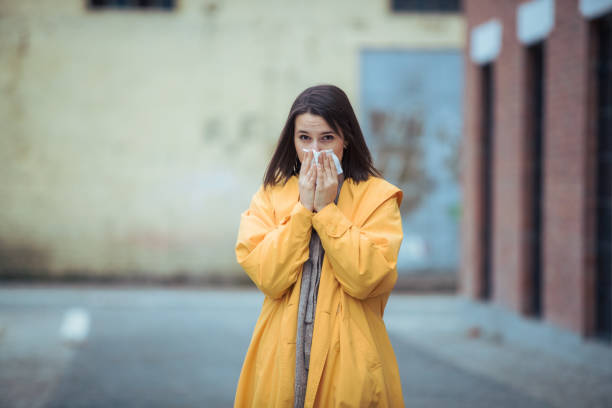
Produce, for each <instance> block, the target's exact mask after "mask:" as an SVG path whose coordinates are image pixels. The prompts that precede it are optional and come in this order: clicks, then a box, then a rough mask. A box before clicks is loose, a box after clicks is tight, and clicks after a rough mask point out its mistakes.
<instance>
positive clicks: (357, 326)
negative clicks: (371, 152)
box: [235, 176, 404, 408]
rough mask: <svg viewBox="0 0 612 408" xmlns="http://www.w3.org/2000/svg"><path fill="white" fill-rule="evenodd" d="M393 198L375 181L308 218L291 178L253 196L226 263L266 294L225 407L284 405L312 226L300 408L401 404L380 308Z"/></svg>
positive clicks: (391, 261)
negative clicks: (312, 273)
mask: <svg viewBox="0 0 612 408" xmlns="http://www.w3.org/2000/svg"><path fill="white" fill-rule="evenodd" d="M401 200H402V192H401V190H399V189H398V188H397V187H395V186H393V185H392V184H390V183H388V182H386V181H385V180H383V179H381V178H377V177H370V178H369V179H368V180H367V181H363V182H361V183H358V184H357V183H355V182H353V180H352V179H347V180H345V181H344V184H343V185H342V188H341V191H340V196H339V198H338V205H337V206H336V204H334V203H331V204H329V205H327V206H326V207H325V208H323V209H322V210H321V211H320V212H318V213H312V212H310V211H308V210H307V209H306V208H305V207H304V206H303V205H302V204H301V203H300V202H299V187H298V178H297V176H293V177H291V178H290V179H289V180H288V181H287V183H285V185H282V186H281V185H278V186H275V187H269V188H267V189H264V188H263V187H262V188H260V190H259V191H258V192H257V193H256V194H255V195H254V197H253V199H252V201H251V205H250V207H249V209H248V210H247V211H245V212H244V213H243V214H242V217H241V222H240V230H239V232H238V241H237V243H236V257H237V259H238V262H239V263H240V265H242V267H243V268H244V270H245V271H246V273H247V274H248V275H249V277H250V278H251V279H252V280H253V282H255V284H256V285H257V287H258V288H259V289H260V290H261V291H262V292H263V293H264V294H265V295H266V297H265V300H264V302H263V306H262V310H261V314H260V316H259V319H258V321H257V324H256V326H255V330H254V332H253V337H252V339H251V344H250V345H249V349H248V351H247V354H246V357H245V360H244V364H243V366H242V372H241V374H240V379H239V381H238V387H237V390H236V398H235V407H257V408H259V407H261V408H269V407H293V399H294V381H295V347H296V346H295V343H296V331H297V312H298V301H299V298H300V287H301V277H302V274H301V271H302V265H303V264H304V262H306V261H307V260H308V256H309V242H310V233H311V231H312V228H314V229H315V230H316V231H317V232H318V234H319V236H320V237H321V243H322V245H323V248H324V249H325V256H324V259H323V266H322V269H321V279H320V283H319V292H318V299H317V307H316V312H315V322H314V332H313V337H312V348H311V357H310V368H309V374H308V382H307V386H306V399H305V404H304V406H305V407H324V408H327V407H403V406H404V403H403V397H402V388H401V383H400V376H399V370H398V367H397V361H396V359H395V354H394V352H393V348H392V347H391V343H390V342H389V338H388V336H387V331H386V329H385V324H384V322H383V319H382V317H383V312H384V309H385V305H386V303H387V299H388V298H389V292H390V291H391V289H392V288H393V286H394V285H395V282H396V280H397V269H396V262H397V254H398V251H399V247H400V243H401V241H402V223H401V218H400V212H399V205H400V203H401Z"/></svg>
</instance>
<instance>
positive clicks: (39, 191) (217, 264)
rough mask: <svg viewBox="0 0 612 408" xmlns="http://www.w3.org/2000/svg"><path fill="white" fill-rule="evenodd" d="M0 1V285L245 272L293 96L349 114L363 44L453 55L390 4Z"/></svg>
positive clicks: (451, 29) (449, 33)
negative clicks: (247, 245) (116, 5)
mask: <svg viewBox="0 0 612 408" xmlns="http://www.w3.org/2000/svg"><path fill="white" fill-rule="evenodd" d="M84 4H85V2H84V1H78V0H65V1H62V0H47V1H44V2H40V1H36V0H14V1H9V0H0V89H1V92H2V97H1V98H0V123H2V127H1V130H0V268H1V269H2V273H3V274H5V275H6V274H9V273H10V274H14V273H17V274H28V273H33V272H38V273H40V272H42V273H49V274H53V275H62V274H67V273H79V274H80V273H85V274H92V275H101V274H106V275H109V274H110V275H125V276H128V275H142V274H152V275H155V276H169V275H172V274H177V273H178V274H185V275H190V276H203V275H206V274H240V273H241V272H240V269H239V266H238V265H237V264H236V263H235V258H234V252H233V246H234V242H235V237H236V231H237V228H238V222H239V216H240V213H241V212H242V211H243V210H244V209H246V207H247V206H248V203H249V200H250V197H251V196H252V194H253V193H254V192H255V191H256V189H257V188H258V186H259V184H260V181H261V178H262V175H263V172H264V169H265V166H266V164H267V160H268V159H269V157H270V154H271V152H272V150H273V148H274V145H275V143H276V139H277V137H278V134H279V132H280V130H281V128H282V125H283V123H284V119H285V117H286V115H287V113H288V109H289V106H290V104H291V103H292V101H293V99H294V98H295V96H297V94H298V93H299V92H300V91H301V90H303V89H304V88H306V87H308V86H310V85H314V84H318V83H334V84H336V85H338V86H340V87H342V88H343V89H345V90H346V92H347V93H348V95H349V97H350V98H351V100H352V102H353V103H354V107H355V108H356V110H357V111H358V110H359V100H358V95H359V53H360V50H362V49H364V48H401V49H407V48H427V49H436V48H445V49H448V48H455V49H456V48H461V47H463V41H464V38H463V30H464V23H463V19H462V17H459V16H457V15H446V16H445V15H428V16H423V15H414V14H392V13H391V12H390V10H389V6H388V3H387V1H385V0H380V1H372V0H360V1H355V0H350V1H349V0H344V1H333V2H328V1H309V2H304V1H280V0H279V1H271V0H269V1H248V0H234V1H229V0H226V1H222V0H219V1H204V0H182V1H180V2H179V5H178V7H177V8H176V10H174V11H172V12H141V11H104V12H92V11H88V10H87V9H86V8H85V7H84Z"/></svg>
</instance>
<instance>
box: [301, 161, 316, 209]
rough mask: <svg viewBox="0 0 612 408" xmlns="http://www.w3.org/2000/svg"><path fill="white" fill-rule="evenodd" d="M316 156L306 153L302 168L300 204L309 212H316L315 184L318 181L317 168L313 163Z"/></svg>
mask: <svg viewBox="0 0 612 408" xmlns="http://www.w3.org/2000/svg"><path fill="white" fill-rule="evenodd" d="M313 157H314V154H313V153H312V151H308V152H306V154H305V155H304V157H303V158H302V167H301V168H300V177H299V185H300V202H301V203H302V205H303V206H304V207H306V208H307V209H308V210H309V211H312V210H314V197H315V184H316V181H317V166H316V164H314V163H313Z"/></svg>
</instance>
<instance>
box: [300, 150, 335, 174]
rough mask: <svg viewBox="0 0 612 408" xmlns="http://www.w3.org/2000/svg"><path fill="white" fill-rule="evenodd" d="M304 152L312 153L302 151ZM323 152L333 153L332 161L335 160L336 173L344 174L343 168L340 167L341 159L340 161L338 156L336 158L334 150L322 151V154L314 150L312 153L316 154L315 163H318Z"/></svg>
mask: <svg viewBox="0 0 612 408" xmlns="http://www.w3.org/2000/svg"><path fill="white" fill-rule="evenodd" d="M302 150H303V151H305V152H310V151H311V150H309V149H302ZM323 152H328V153H331V156H332V159H333V160H334V164H335V165H336V171H337V172H338V174H342V166H341V165H340V159H338V156H336V153H334V151H333V150H332V149H326V150H321V151H320V152H315V151H314V150H312V153H313V154H314V157H313V160H314V162H315V163H317V162H318V160H319V155H320V154H321V153H323Z"/></svg>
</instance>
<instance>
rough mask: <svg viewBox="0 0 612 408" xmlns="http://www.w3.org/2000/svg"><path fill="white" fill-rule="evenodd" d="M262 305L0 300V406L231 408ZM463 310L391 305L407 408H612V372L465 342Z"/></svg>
mask: <svg viewBox="0 0 612 408" xmlns="http://www.w3.org/2000/svg"><path fill="white" fill-rule="evenodd" d="M262 299H263V298H262V296H261V295H260V294H259V293H258V292H256V291H253V290H248V289H240V290H225V289H222V290H212V289H211V290H189V289H152V288H102V287H90V288H88V287H84V286H80V287H75V286H72V287H22V288H18V287H12V288H11V287H5V288H3V289H0V406H1V407H58V408H59V407H230V406H231V405H232V401H233V395H234V390H235V386H236V382H237V379H238V375H239V372H240V367H241V364H242V359H243V357H244V353H245V351H246V348H247V346H248V343H249V340H250V335H251V332H252V330H253V326H254V324H255V321H256V319H257V316H258V313H259V309H260V305H261V302H262ZM469 307H470V306H467V304H466V302H465V300H462V299H460V298H457V297H454V296H407V295H392V297H391V300H390V301H389V305H388V307H387V313H386V315H385V321H386V323H387V327H388V331H389V334H390V336H391V340H392V343H393V346H394V349H395V352H396V354H397V358H398V362H399V366H400V371H401V376H402V384H403V391H404V398H405V401H406V406H408V407H471V408H473V407H483V408H484V407H487V408H489V407H527V408H529V407H610V406H612V387H611V386H610V384H612V367H610V370H607V368H606V366H604V367H598V366H592V364H587V363H585V361H583V360H580V359H576V357H575V356H574V357H573V358H570V357H568V358H565V357H564V354H565V353H557V352H555V351H554V350H551V351H550V352H547V351H543V350H540V349H537V348H533V347H528V346H527V345H525V344H523V343H520V342H516V343H515V342H512V341H510V340H508V339H504V338H503V337H502V336H500V335H499V334H495V333H493V334H489V333H486V332H480V331H477V330H476V331H475V329H474V328H470V324H472V323H470V322H469V319H466V318H465V312H466V311H467V312H468V314H469V315H473V314H474V312H473V311H472V309H469ZM474 310H476V309H474ZM587 349H588V347H587ZM589 350H590V349H589ZM594 350H595V351H596V352H597V353H602V352H603V353H604V354H603V355H604V356H606V355H607V354H606V353H612V350H609V347H608V348H606V347H600V346H595V348H594ZM587 351H588V350H587ZM581 353H582V354H585V353H584V352H581ZM569 354H572V353H569ZM573 354H575V355H580V353H578V352H577V353H573ZM585 355H586V354H585ZM606 364H607V363H606Z"/></svg>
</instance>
